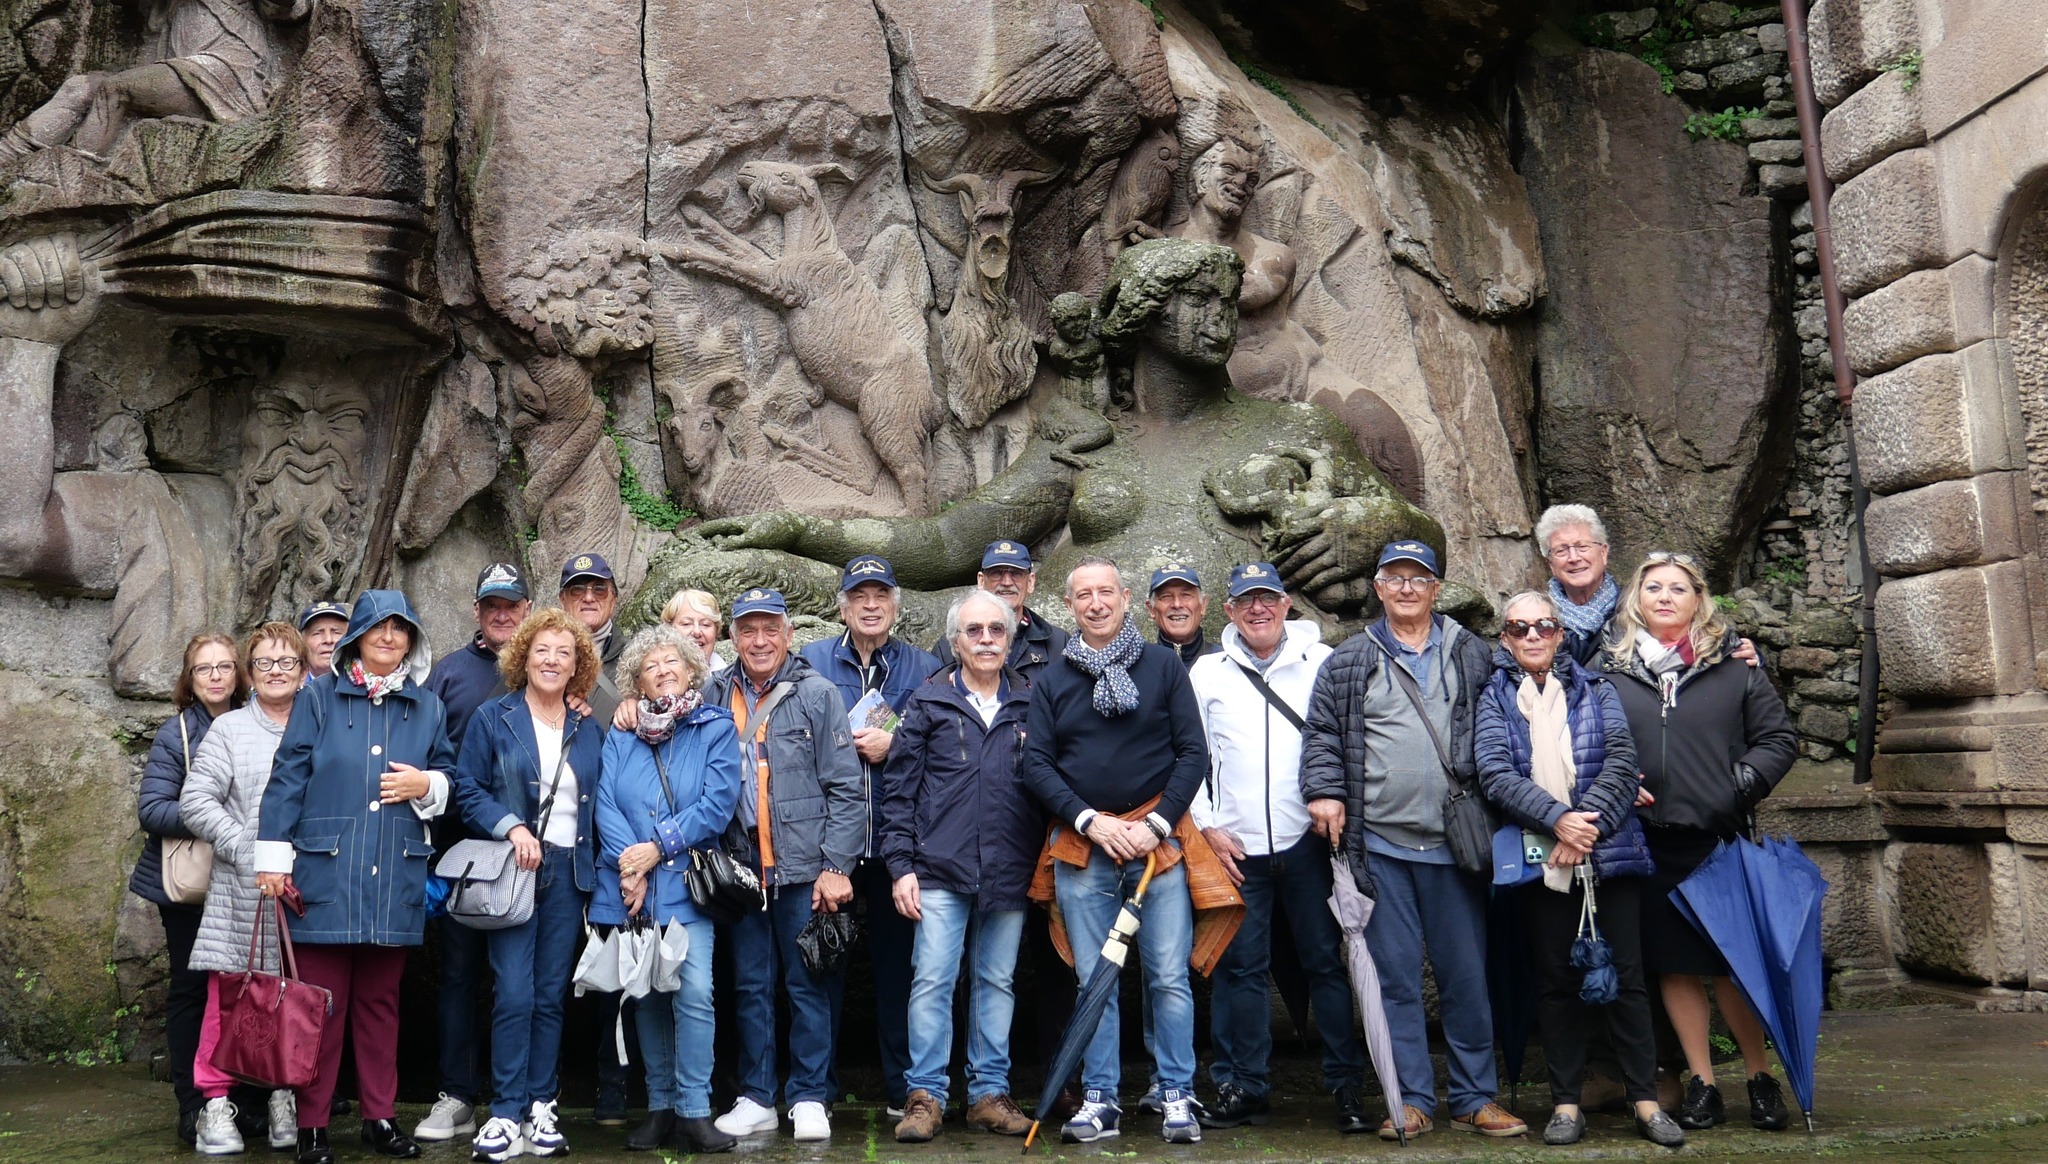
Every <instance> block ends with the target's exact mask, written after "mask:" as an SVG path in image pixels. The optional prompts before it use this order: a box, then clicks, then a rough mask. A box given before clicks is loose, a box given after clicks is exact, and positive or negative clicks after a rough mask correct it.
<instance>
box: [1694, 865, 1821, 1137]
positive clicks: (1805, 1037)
mask: <svg viewBox="0 0 2048 1164" xmlns="http://www.w3.org/2000/svg"><path fill="white" fill-rule="evenodd" d="M1827 891H1828V883H1827V879H1826V878H1824V877H1822V876H1821V875H1820V869H1819V868H1817V867H1816V866H1815V865H1814V863H1813V861H1812V860H1811V859H1810V858H1808V857H1807V855H1806V854H1805V853H1804V852H1802V851H1801V850H1800V848H1799V845H1798V844H1797V843H1796V842H1794V841H1792V840H1791V839H1790V838H1786V839H1783V840H1778V839H1772V838H1766V839H1765V840H1764V841H1763V843H1762V844H1758V843H1756V842H1754V841H1748V840H1736V841H1723V842H1722V843H1721V844H1720V846H1719V847H1717V848H1716V849H1715V850H1714V852H1713V855H1712V856H1710V857H1708V858H1707V859H1706V860H1705V861H1702V862H1701V863H1700V866H1699V868H1697V869H1695V870H1693V871H1692V874H1691V876H1689V877H1687V878H1686V879H1685V880H1684V881H1683V882H1682V883H1680V884H1679V886H1678V888H1676V889H1674V890H1672V891H1671V900H1672V902H1673V903H1674V904H1676V905H1677V906H1678V909H1679V912H1681V913H1683V914H1685V916H1686V918H1687V920H1689V921H1691V922H1692V924H1693V925H1694V926H1695V927H1697V928H1698V929H1699V931H1700V933H1702V934H1704V935H1706V938H1707V940H1708V941H1710V942H1712V943H1714V948H1715V949H1718V950H1719V951H1721V956H1722V957H1723V958H1726V959H1727V960H1728V968H1729V970H1730V972H1731V973H1732V976H1733V977H1734V979H1735V984H1736V985H1737V986H1739V987H1741V988H1742V993H1743V994H1744V995H1745V996H1746V997H1747V998H1748V999H1749V1005H1750V1007H1751V1009H1753V1010H1755V1011H1756V1013H1757V1017H1758V1018H1759V1019H1761V1020H1763V1024H1764V1028H1765V1029H1766V1030H1768V1031H1769V1032H1770V1034H1771V1041H1772V1042H1773V1043H1775V1044H1777V1047H1778V1061H1779V1062H1781V1063H1783V1064H1784V1065H1785V1082H1786V1083H1787V1084H1789V1085H1790V1086H1791V1088H1792V1096H1793V1098H1794V1099H1796V1100H1798V1102H1799V1110H1800V1112H1801V1113H1802V1114H1804V1115H1805V1116H1806V1128H1807V1130H1808V1131H1812V1130H1813V1061H1814V1056H1815V1055H1816V1053H1817V1052H1818V1050H1819V1046H1820V1010H1821V1001H1822V997H1821V996H1822V982H1821V953H1820V911H1821V900H1822V899H1823V898H1824V897H1826V896H1827Z"/></svg>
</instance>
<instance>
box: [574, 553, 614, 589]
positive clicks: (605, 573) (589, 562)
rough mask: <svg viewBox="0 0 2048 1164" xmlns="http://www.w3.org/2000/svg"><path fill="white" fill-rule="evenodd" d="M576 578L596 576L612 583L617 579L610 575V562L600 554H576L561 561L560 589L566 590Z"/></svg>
mask: <svg viewBox="0 0 2048 1164" xmlns="http://www.w3.org/2000/svg"><path fill="white" fill-rule="evenodd" d="M578 578H598V579H601V580H603V581H606V582H610V583H612V584H613V585H617V584H618V579H616V578H613V577H612V567H611V563H609V562H607V561H605V560H604V557H603V555H601V554H578V555H576V556H575V557H573V558H571V559H569V560H568V561H566V562H563V563H562V589H564V590H567V589H568V588H569V584H570V583H571V582H574V581H576V580H577V579H578Z"/></svg>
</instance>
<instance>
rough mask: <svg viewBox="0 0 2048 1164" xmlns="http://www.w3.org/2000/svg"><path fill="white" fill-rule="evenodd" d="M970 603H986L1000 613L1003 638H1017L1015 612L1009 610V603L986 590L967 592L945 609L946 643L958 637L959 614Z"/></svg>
mask: <svg viewBox="0 0 2048 1164" xmlns="http://www.w3.org/2000/svg"><path fill="white" fill-rule="evenodd" d="M970 602H986V603H988V604H989V605H990V606H992V607H994V608H995V609H997V610H999V611H1001V612H1002V614H1003V638H1004V639H1006V640H1014V639H1015V638H1016V637H1017V612H1016V611H1014V610H1011V609H1010V604H1009V603H1007V602H1004V601H1003V600H1002V599H1000V598H997V597H996V596H995V595H993V594H990V593H989V592H988V591H986V590H969V591H968V592H967V593H965V594H962V595H961V596H960V597H958V598H955V599H954V600H953V605H951V606H949V607H947V608H946V640H947V641H948V642H951V641H952V640H954V639H957V638H959V637H960V615H961V612H963V611H965V610H966V609H967V604H968V603H970Z"/></svg>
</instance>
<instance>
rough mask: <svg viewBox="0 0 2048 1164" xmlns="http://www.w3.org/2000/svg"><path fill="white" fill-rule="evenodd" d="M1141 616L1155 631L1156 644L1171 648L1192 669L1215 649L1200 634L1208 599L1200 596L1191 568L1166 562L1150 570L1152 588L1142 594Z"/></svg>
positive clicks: (1203, 595) (1200, 587)
mask: <svg viewBox="0 0 2048 1164" xmlns="http://www.w3.org/2000/svg"><path fill="white" fill-rule="evenodd" d="M1145 613H1146V614H1148V615H1151V616H1152V625H1153V626H1156V627H1158V628H1159V645H1160V646H1162V647H1171V648H1172V649H1173V651H1174V652H1175V653H1176V654H1178V655H1179V656H1180V661H1181V662H1183V663H1185V664H1187V665H1188V666H1190V667H1192V666H1194V665H1195V660H1196V659H1199V658H1201V657H1202V656H1203V655H1208V654H1213V653H1215V651H1216V650H1217V647H1216V646H1215V645H1214V644H1213V643H1211V642H1209V639H1208V636H1207V635H1204V634H1203V633H1202V620H1203V619H1204V618H1206V617H1208V614H1209V596H1208V595H1206V594H1204V593H1202V580H1201V578H1200V577H1199V576H1197V575H1196V573H1195V570H1194V567H1192V566H1187V565H1183V564H1181V563H1179V562H1168V563H1167V564H1166V565H1164V566H1161V567H1160V568H1159V569H1157V570H1154V571H1152V587H1151V589H1149V590H1147V591H1146V592H1145Z"/></svg>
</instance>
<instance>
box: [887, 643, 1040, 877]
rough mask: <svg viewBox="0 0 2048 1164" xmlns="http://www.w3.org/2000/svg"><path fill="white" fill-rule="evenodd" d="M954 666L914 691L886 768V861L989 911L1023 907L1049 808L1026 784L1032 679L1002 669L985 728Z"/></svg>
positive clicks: (896, 873) (897, 872)
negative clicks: (995, 706)
mask: <svg viewBox="0 0 2048 1164" xmlns="http://www.w3.org/2000/svg"><path fill="white" fill-rule="evenodd" d="M959 670H960V669H959V668H958V667H957V666H952V667H946V668H944V669H942V670H941V671H939V672H938V673H937V674H936V675H933V676H932V677H931V680H930V682H927V683H925V684H924V685H923V686H922V687H919V688H918V689H917V690H916V691H914V692H912V693H911V695H910V701H909V704H908V706H906V707H905V708H904V711H903V722H902V723H901V724H900V725H898V726H897V728H896V743H895V745H894V746H892V747H891V748H890V749H889V760H888V762H887V763H886V764H884V765H883V767H882V829H881V849H882V859H883V860H884V861H886V862H887V863H888V866H889V879H890V880H891V881H893V880H895V879H896V878H898V877H901V876H903V875H904V874H906V873H915V874H917V879H918V884H919V886H920V887H921V888H928V889H944V890H948V891H950V892H953V893H965V894H973V895H975V899H976V900H975V905H976V906H977V907H978V908H981V909H989V910H1004V909H1023V908H1024V907H1025V905H1026V904H1028V902H1027V900H1026V896H1025V895H1026V891H1027V890H1029V889H1030V888H1031V874H1032V867H1033V865H1034V864H1035V863H1036V861H1037V859H1038V850H1039V846H1040V845H1041V844H1042V843H1044V841H1045V814H1044V813H1043V812H1041V811H1040V810H1039V807H1038V802H1037V801H1036V800H1034V799H1032V797H1031V793H1030V791H1029V790H1028V789H1026V788H1025V787H1024V770H1023V759H1024V721H1025V717H1026V715H1027V714H1028V708H1029V707H1030V704H1031V687H1030V685H1029V684H1027V683H1025V682H1024V677H1023V676H1022V675H1019V674H1018V673H1016V672H1015V671H1009V670H1006V671H1005V672H1004V674H1003V697H1002V706H1001V709H1000V710H998V711H997V712H996V718H995V722H994V723H991V724H989V725H987V726H983V724H982V722H981V713H980V712H978V711H976V710H975V709H974V706H973V705H972V704H971V703H969V702H968V700H967V693H966V692H964V691H962V690H961V689H960V684H959V681H958V675H959Z"/></svg>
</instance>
